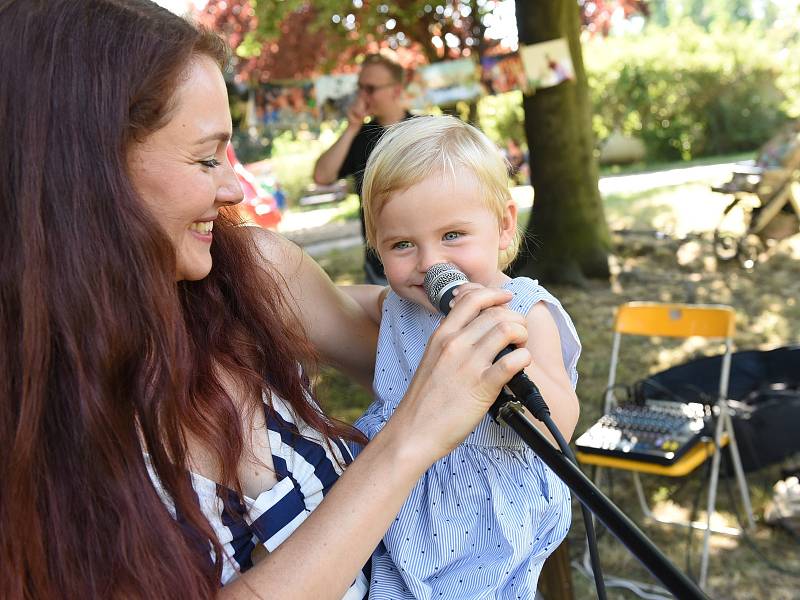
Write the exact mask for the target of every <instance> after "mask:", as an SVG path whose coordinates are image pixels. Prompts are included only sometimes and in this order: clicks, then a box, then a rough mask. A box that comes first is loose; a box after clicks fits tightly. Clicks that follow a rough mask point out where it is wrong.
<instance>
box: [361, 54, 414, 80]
mask: <svg viewBox="0 0 800 600" xmlns="http://www.w3.org/2000/svg"><path fill="white" fill-rule="evenodd" d="M370 65H380V66H382V67H384V68H385V69H386V70H387V71H389V75H391V77H392V79H393V80H394V81H396V82H397V83H399V84H400V85H405V82H406V70H405V69H404V68H403V67H402V65H400V64H398V63H396V62H395V61H393V60H392V59H391V58H389V57H388V56H384V55H383V54H367V55H366V56H365V57H364V61H363V62H362V63H361V68H362V69H363V68H364V67H366V66H370Z"/></svg>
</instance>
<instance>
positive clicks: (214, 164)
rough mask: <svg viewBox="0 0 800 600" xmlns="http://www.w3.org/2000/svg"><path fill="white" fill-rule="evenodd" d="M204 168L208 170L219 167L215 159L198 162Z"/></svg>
mask: <svg viewBox="0 0 800 600" xmlns="http://www.w3.org/2000/svg"><path fill="white" fill-rule="evenodd" d="M198 162H199V163H200V164H201V165H203V166H204V167H208V168H209V169H213V168H215V167H218V166H220V164H222V163H220V162H219V161H218V160H217V159H216V158H207V159H205V160H200V161H198Z"/></svg>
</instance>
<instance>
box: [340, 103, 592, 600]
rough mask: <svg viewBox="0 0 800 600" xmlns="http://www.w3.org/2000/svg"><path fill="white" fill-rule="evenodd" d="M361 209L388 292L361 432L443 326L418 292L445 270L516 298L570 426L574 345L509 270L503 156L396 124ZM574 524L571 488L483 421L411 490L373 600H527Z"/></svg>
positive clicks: (569, 331)
mask: <svg viewBox="0 0 800 600" xmlns="http://www.w3.org/2000/svg"><path fill="white" fill-rule="evenodd" d="M363 200H364V215H365V222H366V231H367V243H368V244H369V246H370V247H371V248H372V249H373V250H374V251H376V252H377V253H378V255H379V257H380V259H381V261H382V262H383V265H384V269H385V272H386V277H387V280H388V282H389V286H390V288H387V289H385V290H384V291H383V292H382V293H380V295H379V297H376V296H378V294H377V293H376V292H372V293H374V294H375V295H373V296H372V297H371V302H374V304H373V307H374V308H373V310H372V312H373V314H374V315H375V317H376V318H378V315H379V318H380V334H379V341H378V349H377V357H376V365H375V379H374V391H375V397H376V399H375V401H374V402H373V403H372V404H371V405H370V407H369V408H368V409H367V411H366V413H365V414H364V415H363V416H362V417H361V418H360V419H359V420H358V421H357V422H356V426H357V427H358V428H359V429H361V430H362V431H363V432H364V433H365V434H366V435H367V437H369V438H370V439H371V438H373V437H374V436H375V435H376V434H377V433H378V431H380V429H381V428H382V427H383V425H384V424H385V423H386V421H387V420H388V419H389V417H390V416H391V414H392V412H393V411H394V409H395V408H396V406H397V404H398V402H399V401H400V400H401V399H402V397H403V394H404V393H405V391H406V387H407V386H408V383H409V381H410V380H411V378H412V375H413V373H414V371H415V369H416V368H417V366H418V364H419V362H420V359H421V357H422V354H423V352H424V351H425V346H426V344H427V341H428V338H429V337H430V336H431V334H432V332H433V331H434V330H435V329H436V327H437V326H438V325H439V322H440V321H441V319H442V318H443V317H442V315H441V314H439V312H438V311H437V310H436V308H435V307H433V306H432V305H431V304H430V302H429V300H428V298H427V295H426V293H425V290H424V288H423V286H422V282H423V279H424V277H425V273H426V271H427V270H428V269H429V268H430V267H431V266H432V265H434V264H437V263H442V262H449V263H452V264H454V265H456V266H457V267H458V268H459V269H460V270H461V271H463V272H464V273H465V274H466V276H467V277H468V278H469V280H470V282H472V283H470V284H465V286H472V285H474V284H480V285H484V286H494V287H502V288H504V289H507V290H509V291H511V292H512V293H513V300H512V301H511V302H510V303H509V307H510V308H511V309H513V310H515V311H518V312H520V313H522V314H523V315H526V319H527V324H528V329H529V334H530V335H529V339H528V349H529V350H530V352H531V355H532V358H533V360H532V364H531V365H530V366H529V367H528V368H527V369H526V372H527V373H528V375H529V376H530V378H531V379H532V380H533V381H535V382H536V383H537V384H538V386H539V388H540V390H541V392H542V395H543V397H544V399H545V401H546V402H547V404H548V405H549V407H550V410H551V412H552V416H553V419H554V421H555V422H556V424H557V425H558V427H559V429H560V431H561V433H562V434H563V435H564V437H565V438H566V439H567V440H568V439H569V438H570V436H571V434H572V430H573V428H574V427H575V424H576V422H577V417H578V402H577V398H576V396H575V392H574V387H575V383H576V380H577V372H576V363H577V360H578V355H579V353H580V342H579V341H578V336H577V334H576V332H575V328H574V326H573V324H572V321H571V320H570V318H569V316H568V315H567V313H566V312H565V311H564V309H563V308H562V307H561V304H560V303H559V302H558V300H556V298H554V297H553V296H552V295H550V294H549V293H548V292H547V291H546V290H545V289H544V288H543V287H541V286H540V285H538V283H537V282H536V281H535V280H531V279H528V278H525V277H520V278H515V279H511V278H509V277H508V276H507V275H505V274H504V273H503V269H504V268H505V267H507V266H508V264H509V263H510V262H511V260H513V258H514V256H515V255H516V252H517V248H518V246H519V235H518V233H517V210H516V205H515V204H514V202H513V200H512V198H511V194H510V192H509V189H508V165H507V163H506V161H505V160H504V158H503V157H502V155H501V153H500V151H499V150H498V149H497V148H496V147H495V146H494V145H493V144H492V142H491V141H489V139H488V138H486V136H485V135H484V134H483V133H481V132H480V131H479V130H477V129H476V128H474V127H472V126H470V125H467V124H465V123H463V122H462V121H460V120H458V119H455V118H452V117H417V118H413V119H410V120H407V121H404V122H402V123H399V124H397V125H394V126H392V127H390V128H389V129H388V131H387V132H386V133H385V134H384V135H383V137H382V138H381V140H380V142H379V143H378V145H377V146H376V147H375V150H374V151H373V153H372V155H371V156H370V158H369V162H368V163H367V168H366V171H365V174H364V186H363ZM465 286H462V288H461V290H462V293H463V290H465V289H467V288H466V287H465ZM371 289H373V290H374V289H375V288H371ZM457 299H458V296H456V301H457ZM531 418H532V417H531ZM537 424H538V422H537ZM570 520H571V515H570V497H569V492H568V489H567V488H566V486H565V485H564V484H563V483H562V482H561V481H560V480H559V479H558V478H557V477H556V476H555V475H554V474H553V473H552V471H550V469H549V468H548V467H547V466H545V464H544V463H543V462H542V461H541V459H540V458H539V457H538V456H537V455H536V454H535V453H534V452H533V451H532V450H531V449H530V448H528V447H527V446H526V444H525V443H524V442H523V441H522V440H521V439H520V438H519V436H518V435H517V434H516V433H515V432H514V431H513V430H511V429H508V428H506V427H504V426H501V425H498V424H497V423H495V422H494V421H493V420H492V419H491V417H489V416H488V415H487V416H486V418H484V420H483V421H482V422H481V423H480V424H479V426H478V427H477V428H476V429H475V430H474V431H473V432H472V433H471V434H470V435H469V436H468V437H467V439H466V440H465V441H464V442H463V443H462V444H461V445H460V446H459V447H457V448H455V449H454V450H453V452H452V453H451V454H449V455H448V456H447V457H445V458H443V459H442V460H440V461H438V462H437V463H435V464H434V465H433V466H432V467H431V468H430V469H429V470H428V471H427V472H426V473H425V475H424V476H423V477H422V479H421V480H420V481H419V483H418V484H417V486H416V487H415V488H414V490H413V491H412V493H411V495H410V496H409V498H408V500H407V501H406V503H405V504H404V505H403V507H402V509H401V511H400V513H399V514H398V515H397V518H396V519H395V521H394V523H393V525H392V526H391V528H390V529H389V530H388V532H387V533H386V536H385V537H384V544H383V545H382V547H381V548H379V549H378V550H377V551H376V553H375V555H374V556H373V559H372V576H371V581H370V596H369V597H370V598H371V599H386V600H389V599H391V600H398V599H412V598H415V599H423V598H424V599H429V598H458V599H459V600H468V599H476V600H477V599H478V598H481V599H484V598H487V599H488V598H492V599H494V598H497V599H501V600H505V599H508V600H511V599H514V600H517V599H520V598H523V599H524V598H528V599H531V600H532V599H533V598H534V596H535V595H536V583H537V580H538V578H539V573H540V571H541V568H542V564H543V563H544V560H545V558H547V556H548V555H549V554H550V553H551V552H552V551H553V550H555V549H556V547H557V546H558V545H559V544H560V543H561V541H562V540H563V539H564V537H565V535H566V533H567V530H568V529H569V525H570Z"/></svg>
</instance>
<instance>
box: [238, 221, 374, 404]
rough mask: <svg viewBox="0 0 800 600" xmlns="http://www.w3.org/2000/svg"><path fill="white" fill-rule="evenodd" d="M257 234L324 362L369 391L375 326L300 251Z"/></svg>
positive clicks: (268, 235)
mask: <svg viewBox="0 0 800 600" xmlns="http://www.w3.org/2000/svg"><path fill="white" fill-rule="evenodd" d="M253 229H254V237H255V241H256V244H257V246H258V248H259V250H260V251H261V254H262V255H263V256H264V259H265V260H266V261H267V262H268V263H269V267H270V268H271V270H272V271H274V272H277V273H278V274H279V275H280V276H281V277H282V278H283V283H284V284H285V289H286V290H287V291H288V295H289V296H290V297H291V298H292V299H293V300H294V308H295V310H296V312H297V316H298V317H299V318H300V321H301V322H302V323H303V325H304V327H305V329H306V333H307V335H308V337H309V339H310V340H311V343H312V344H313V345H314V347H315V348H316V349H317V352H319V354H320V356H321V358H322V360H323V361H324V362H325V363H326V364H330V365H332V366H335V367H336V368H338V369H340V370H341V371H342V372H344V373H346V374H347V375H348V376H349V377H352V378H353V379H354V380H356V381H358V382H359V383H360V384H361V385H363V386H364V387H365V388H367V389H368V390H371V389H372V376H373V370H374V368H375V348H376V346H377V342H378V328H377V325H376V323H375V321H373V319H372V317H371V316H370V315H369V314H367V312H366V311H365V310H364V309H363V308H362V306H361V305H360V304H359V303H358V302H356V301H355V300H354V299H353V298H351V297H350V296H349V295H348V294H345V293H343V292H342V291H341V290H340V289H339V288H337V287H336V286H335V285H334V284H333V282H332V281H331V280H330V278H329V277H328V276H327V274H326V273H325V272H324V271H323V270H322V268H321V267H320V266H319V265H318V264H317V263H316V262H315V261H314V260H313V259H312V258H311V257H309V256H308V255H307V254H305V253H304V252H303V251H302V250H301V249H300V247H298V246H297V245H296V244H294V243H292V242H290V241H289V240H287V239H286V238H284V237H283V236H280V235H277V234H275V233H270V232H267V231H264V230H260V229H256V228H253ZM364 287H366V286H364ZM370 287H372V286H370ZM378 289H380V288H378Z"/></svg>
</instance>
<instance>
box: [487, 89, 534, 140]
mask: <svg viewBox="0 0 800 600" xmlns="http://www.w3.org/2000/svg"><path fill="white" fill-rule="evenodd" d="M478 125H479V126H480V128H481V129H482V130H483V132H484V133H485V134H486V135H487V136H489V138H490V139H491V140H492V141H493V142H494V143H496V144H497V145H498V146H505V144H506V141H507V140H510V139H513V140H515V141H516V142H517V143H524V142H525V115H524V111H523V109H522V92H520V91H514V92H508V93H505V94H498V95H496V96H485V97H484V98H481V100H480V101H479V102H478Z"/></svg>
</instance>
